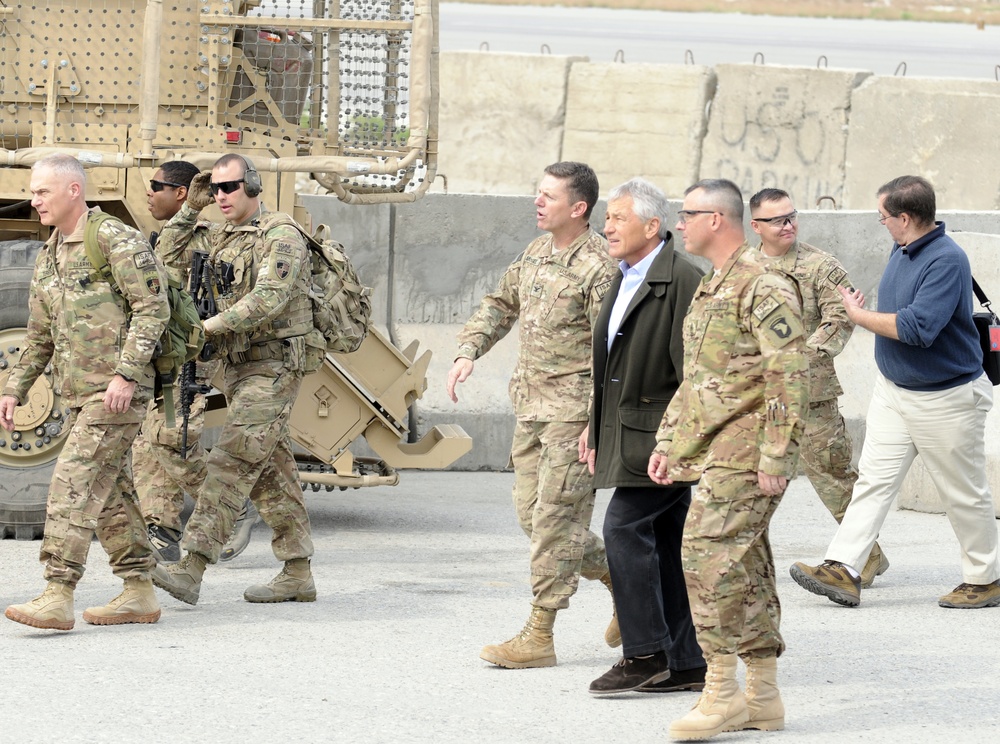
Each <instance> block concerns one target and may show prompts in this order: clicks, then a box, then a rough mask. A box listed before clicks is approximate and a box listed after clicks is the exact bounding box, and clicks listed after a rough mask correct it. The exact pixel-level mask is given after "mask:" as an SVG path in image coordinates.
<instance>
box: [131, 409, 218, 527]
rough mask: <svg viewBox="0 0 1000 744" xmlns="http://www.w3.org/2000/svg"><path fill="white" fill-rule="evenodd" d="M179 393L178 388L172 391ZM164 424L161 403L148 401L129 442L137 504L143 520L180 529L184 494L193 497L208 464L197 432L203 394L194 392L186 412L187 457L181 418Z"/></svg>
mask: <svg viewBox="0 0 1000 744" xmlns="http://www.w3.org/2000/svg"><path fill="white" fill-rule="evenodd" d="M175 392H177V394H178V395H179V391H175ZM175 418H176V421H175V425H174V427H173V428H171V427H168V426H167V421H166V414H165V413H164V411H163V410H162V407H157V406H156V404H155V403H150V405H149V411H148V412H147V413H146V418H145V420H143V422H142V429H140V431H139V435H138V436H137V437H136V438H135V442H134V443H133V444H132V472H133V474H134V477H135V490H136V493H137V494H138V495H139V506H140V508H141V509H142V516H143V517H144V518H145V520H146V523H147V524H158V525H161V526H163V527H169V528H170V529H172V530H177V531H178V532H180V531H181V527H182V526H181V510H182V509H183V508H184V494H185V493H186V494H188V495H189V496H190V497H191V498H193V499H197V498H198V493H199V491H201V487H202V484H203V483H204V482H205V476H206V475H207V474H208V468H207V466H206V465H205V449H204V448H203V447H202V446H201V432H202V429H203V428H204V425H205V396H204V395H195V396H194V400H193V401H192V403H191V413H190V415H189V416H188V436H187V459H184V458H183V457H181V448H182V439H183V422H182V421H181V418H180V415H179V414H178V415H177V416H175Z"/></svg>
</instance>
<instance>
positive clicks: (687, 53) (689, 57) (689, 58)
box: [684, 49, 694, 65]
mask: <svg viewBox="0 0 1000 744" xmlns="http://www.w3.org/2000/svg"><path fill="white" fill-rule="evenodd" d="M684 64H686V65H693V64H694V52H692V51H691V50H690V49H685V50H684Z"/></svg>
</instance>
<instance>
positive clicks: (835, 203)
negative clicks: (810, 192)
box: [816, 196, 837, 209]
mask: <svg viewBox="0 0 1000 744" xmlns="http://www.w3.org/2000/svg"><path fill="white" fill-rule="evenodd" d="M827 200H829V201H830V202H831V203H832V204H833V208H834V209H836V208H837V200H836V199H834V198H833V197H832V196H821V197H820V198H819V199H817V200H816V208H817V209H819V206H820V204H822V203H823V202H825V201H827Z"/></svg>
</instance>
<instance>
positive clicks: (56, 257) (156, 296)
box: [3, 208, 170, 410]
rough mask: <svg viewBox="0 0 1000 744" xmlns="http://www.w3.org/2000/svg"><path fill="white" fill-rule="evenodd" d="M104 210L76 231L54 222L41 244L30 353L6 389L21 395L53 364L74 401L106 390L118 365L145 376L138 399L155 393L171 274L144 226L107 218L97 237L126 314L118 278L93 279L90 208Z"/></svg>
mask: <svg viewBox="0 0 1000 744" xmlns="http://www.w3.org/2000/svg"><path fill="white" fill-rule="evenodd" d="M97 211H99V210H98V209H96V208H94V209H91V210H90V211H89V212H88V214H87V215H84V216H83V217H81V218H80V221H79V222H78V223H77V225H76V228H75V229H74V230H73V232H72V233H71V234H69V235H65V236H64V235H62V233H60V232H59V230H58V229H57V230H54V231H53V233H52V235H51V236H50V237H49V239H48V241H47V242H46V243H45V245H44V246H42V248H41V250H39V252H38V257H37V258H36V260H35V271H34V275H33V276H32V278H31V289H30V291H29V296H28V305H29V315H28V333H27V335H26V337H25V349H24V353H23V354H22V355H21V359H20V360H19V361H18V363H17V365H16V366H15V367H14V369H13V370H12V371H11V374H10V377H9V378H8V380H7V386H6V388H5V389H4V391H3V394H4V395H13V396H15V397H16V398H17V399H18V401H20V402H21V403H24V400H25V396H26V395H27V393H28V390H29V389H30V388H31V386H32V384H34V382H35V380H36V379H37V378H38V376H39V375H41V374H42V372H43V371H44V370H45V368H46V366H48V365H49V364H51V365H52V374H53V380H54V382H55V386H56V389H59V390H60V391H61V394H62V397H63V402H64V403H65V404H66V405H67V406H69V407H70V408H80V407H82V406H83V405H84V404H85V403H88V402H90V401H92V400H100V399H101V398H103V394H104V391H105V390H107V387H108V384H109V383H110V382H111V378H112V377H114V376H115V374H116V373H117V374H120V375H122V376H123V377H127V378H129V379H131V380H135V381H136V382H137V383H138V387H137V393H136V394H137V396H138V398H139V399H142V398H143V397H145V398H148V397H150V395H151V393H152V387H153V368H152V365H151V364H150V363H149V361H150V359H151V358H152V356H153V351H154V350H155V348H156V343H157V341H159V339H160V336H161V335H162V333H163V329H164V327H165V326H166V324H167V320H168V319H169V317H170V308H169V306H168V304H167V293H166V291H165V287H166V275H165V273H164V272H163V269H162V267H161V266H160V265H159V261H157V260H156V257H155V256H154V255H153V252H152V251H151V250H150V248H149V243H148V242H147V241H146V239H145V238H144V237H143V236H142V234H141V233H139V232H138V231H137V230H135V229H134V228H131V227H128V226H127V225H124V224H122V223H121V222H118V221H117V220H109V221H106V222H104V223H103V224H102V225H101V228H100V231H99V232H98V244H99V245H100V246H101V249H102V250H104V251H105V252H106V253H107V255H108V263H109V265H110V266H111V272H112V274H113V276H114V278H115V281H116V282H117V283H118V286H119V287H120V288H121V291H122V294H123V295H124V297H125V298H126V299H127V300H128V303H129V305H130V306H131V308H132V318H131V322H126V317H125V307H124V303H123V302H122V300H121V298H119V297H118V296H117V295H116V294H115V293H114V291H113V290H112V289H111V285H110V284H109V283H107V282H105V281H101V280H96V281H93V280H91V274H92V272H93V271H94V268H93V266H92V264H91V263H90V259H89V258H87V252H86V250H85V249H84V246H83V235H84V229H85V227H86V224H87V217H88V215H89V214H90V213H93V212H97ZM133 409H136V410H145V409H144V407H143V408H141V409H140V408H138V407H135V406H133Z"/></svg>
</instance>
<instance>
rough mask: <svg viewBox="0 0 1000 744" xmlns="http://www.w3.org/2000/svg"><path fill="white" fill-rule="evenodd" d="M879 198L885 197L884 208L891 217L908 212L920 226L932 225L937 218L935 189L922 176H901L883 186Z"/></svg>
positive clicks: (879, 191)
mask: <svg viewBox="0 0 1000 744" xmlns="http://www.w3.org/2000/svg"><path fill="white" fill-rule="evenodd" d="M878 196H884V197H885V201H883V202H882V206H883V207H884V208H885V211H886V212H888V213H889V216H890V217H899V215H901V214H903V212H906V213H907V214H908V215H910V217H912V218H913V221H914V222H916V223H917V224H918V225H919V226H921V227H923V226H925V225H930V224H932V223H933V222H934V218H935V217H936V216H937V201H936V199H935V196H934V187H933V186H931V182H930V181H928V180H927V179H926V178H921V177H920V176H900V177H899V178H894V179H892V180H891V181H889V183H886V184H883V185H882V187H881V188H880V189H879V190H878Z"/></svg>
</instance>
